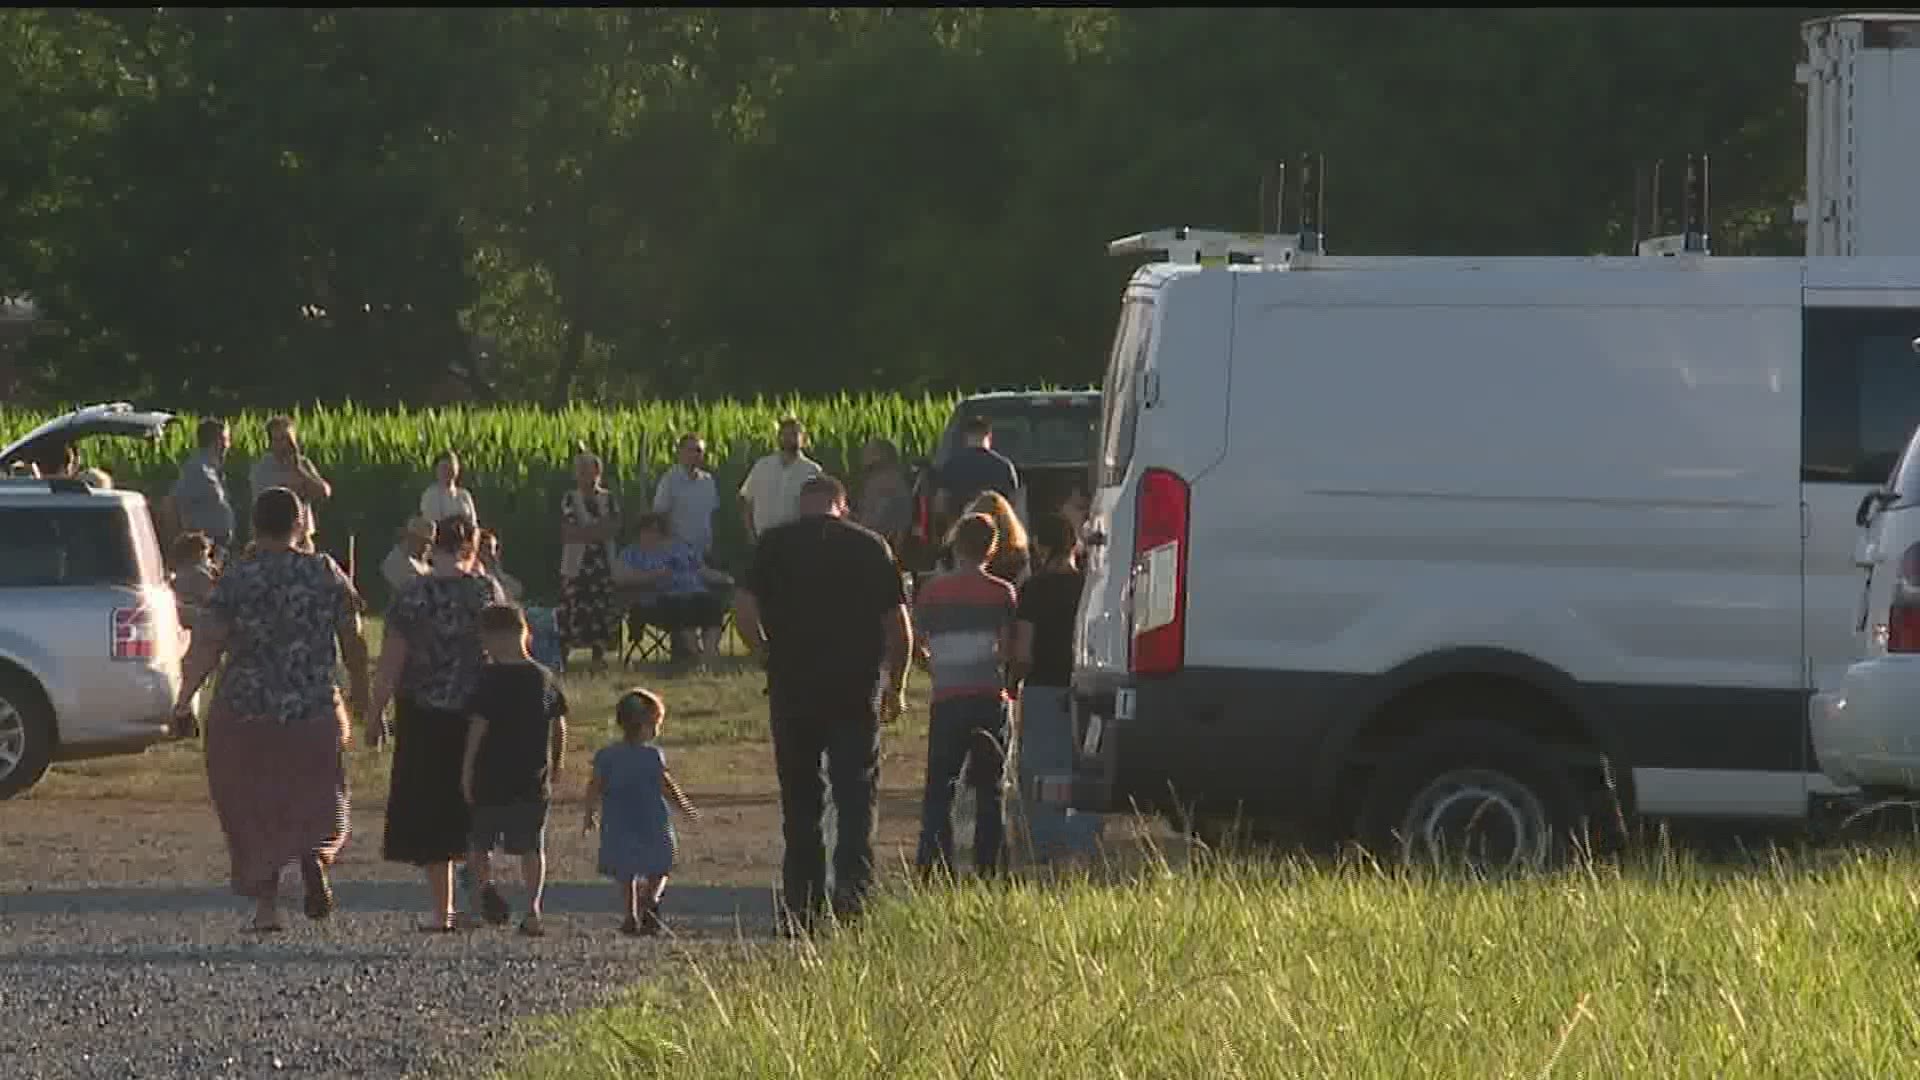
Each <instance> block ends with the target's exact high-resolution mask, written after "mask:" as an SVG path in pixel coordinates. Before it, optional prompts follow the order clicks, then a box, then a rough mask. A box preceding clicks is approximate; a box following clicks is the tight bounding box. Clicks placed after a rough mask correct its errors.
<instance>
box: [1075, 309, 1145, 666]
mask: <svg viewBox="0 0 1920 1080" xmlns="http://www.w3.org/2000/svg"><path fill="white" fill-rule="evenodd" d="M1156 314H1157V310H1156V304H1155V297H1154V290H1151V289H1144V288H1137V287H1136V288H1130V289H1128V290H1127V294H1126V297H1125V299H1124V300H1123V301H1122V303H1121V305H1120V324H1119V327H1118V328H1117V329H1116V330H1115V331H1114V335H1113V351H1112V353H1111V354H1110V355H1109V356H1108V358H1107V375H1106V380H1105V382H1103V383H1102V384H1101V387H1100V404H1101V416H1100V434H1099V439H1098V444H1097V446H1096V447H1095V450H1094V458H1093V463H1092V465H1091V467H1090V468H1089V469H1088V477H1087V489H1088V492H1089V506H1088V513H1087V523H1086V525H1085V526H1084V529H1085V533H1084V538H1085V540H1086V551H1087V557H1086V567H1085V570H1086V577H1087V583H1086V587H1085V588H1084V589H1083V590H1082V591H1081V594H1080V617H1079V620H1078V622H1077V625H1076V627H1075V634H1074V637H1075V640H1074V663H1075V666H1076V667H1083V668H1087V669H1090V670H1094V671H1098V672H1101V673H1103V674H1112V673H1118V672H1122V671H1125V670H1126V666H1127V646H1128V642H1127V634H1126V627H1125V625H1124V621H1125V620H1124V619H1123V618H1121V616H1122V614H1123V613H1124V611H1125V607H1126V601H1127V595H1126V593H1127V586H1128V577H1129V575H1130V573H1131V570H1132V558H1131V555H1130V552H1131V550H1132V549H1131V546H1130V542H1129V546H1128V548H1127V549H1126V550H1123V551H1119V552H1115V551H1114V550H1113V546H1114V543H1115V540H1116V538H1119V540H1120V541H1122V542H1126V538H1127V537H1130V536H1131V535H1132V529H1133V523H1132V508H1131V507H1130V506H1128V505H1126V504H1125V503H1124V502H1123V501H1122V499H1121V494H1122V492H1123V490H1124V487H1125V483H1126V477H1127V470H1128V468H1129V466H1130V465H1131V464H1132V461H1133V449H1134V436H1135V434H1136V430H1135V429H1136V427H1137V425H1138V424H1139V421H1140V409H1141V402H1142V383H1143V382H1144V381H1145V376H1146V373H1147V369H1148V360H1147V357H1148V353H1149V351H1150V350H1151V349H1152V347H1153V332H1154V319H1155V316H1156Z"/></svg>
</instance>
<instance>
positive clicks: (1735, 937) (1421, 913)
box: [512, 853, 1920, 1080]
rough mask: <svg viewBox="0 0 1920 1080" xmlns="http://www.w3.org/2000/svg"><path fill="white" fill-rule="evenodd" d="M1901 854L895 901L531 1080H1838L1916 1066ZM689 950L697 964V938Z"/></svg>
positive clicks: (717, 967)
mask: <svg viewBox="0 0 1920 1080" xmlns="http://www.w3.org/2000/svg"><path fill="white" fill-rule="evenodd" d="M1917 884H1920V862H1917V861H1916V860H1915V859H1914V858H1913V857H1912V856H1911V855H1891V854H1884V853H1883V854H1860V853H1853V854H1847V853H1831V854H1830V855H1828V856H1807V857H1801V858H1792V859H1777V860H1774V861H1772V862H1767V863H1763V864H1761V865H1757V866H1749V867H1745V868H1739V869H1729V868H1724V867H1710V866H1703V865H1698V864H1695V863H1692V862H1689V861H1687V860H1686V859H1684V858H1678V857H1673V856H1667V857H1662V858H1655V859H1649V860H1647V861H1644V862H1639V863H1634V864H1630V865H1627V866H1588V867H1586V868H1584V869H1581V870H1578V871H1574V872H1568V873H1565V874H1560V875H1555V876H1545V877H1538V878H1533V879H1527V880H1519V881H1511V882H1505V883H1494V882H1484V881H1473V880H1464V879H1461V878H1458V877H1440V876H1435V875H1432V874H1424V873H1386V872H1382V871H1379V870H1376V869H1371V868H1368V867H1365V866H1362V865H1347V866H1343V867H1339V868H1332V869H1329V868H1324V867H1317V866H1312V865H1307V864H1303V863H1291V862H1289V863H1278V864H1258V863H1226V862H1215V863H1212V864H1210V865H1206V866H1203V867H1201V868H1200V869H1198V870H1195V871H1193V872H1174V871H1171V870H1167V869H1165V868H1164V867H1162V868H1159V869H1157V870H1155V871H1153V872H1149V873H1148V874H1146V875H1144V876H1143V877H1142V878H1141V879H1140V880H1138V881H1135V882H1133V883H1131V884H1129V885H1125V886H1108V885H1099V884H1095V883H1092V882H1090V881H1081V882H1079V883H1076V884H1072V885H1069V886H1066V887H1063V888H1057V887H1047V886H1043V885H1037V884H1019V885H1013V886H1011V887H1006V888H998V889H995V888H978V887H975V888H965V889H960V890H956V891H939V892H932V893H927V894H923V895H909V896H903V897H900V898H897V899H894V900H891V901H889V902H886V903H884V904H882V905H880V906H879V907H878V909H877V910H875V911H873V912H872V913H871V915H870V916H869V918H868V919H867V920H866V921H864V922H863V923H862V924H861V925H860V926H859V927H858V928H857V929H856V930H853V931H851V932H848V933H845V934H843V935H842V936H840V937H838V938H835V939H832V940H829V941H828V942H826V943H825V944H823V945H819V946H814V945H799V946H791V947H784V946H783V947H779V948H772V949H761V950H750V949H746V948H744V947H743V948H742V949H741V950H738V951H737V953H736V955H734V956H733V957H731V958H729V959H726V960H723V961H719V962H715V961H712V960H707V959H703V960H695V959H691V958H687V959H683V961H682V970H683V972H684V974H685V976H686V977H685V978H684V979H683V980H681V983H682V985H681V989H680V990H679V991H678V992H677V993H670V992H662V991H655V992H653V993H651V994H647V995H644V996H640V997H637V998H635V999H634V1000H633V1001H632V1002H631V1003H628V1004H624V1005H622V1006H619V1007H616V1008H613V1009H609V1010H603V1011H600V1012H596V1013H592V1014H587V1015H584V1016H582V1017H579V1018H575V1019H574V1020H572V1021H570V1022H569V1023H568V1025H567V1026H566V1027H565V1028H564V1029H562V1030H563V1034H562V1038H561V1041H560V1042H559V1043H558V1044H557V1045H555V1046H553V1047H551V1048H550V1049H548V1050H547V1051H545V1052H543V1053H540V1054H537V1055H536V1056H535V1057H534V1058H533V1059H531V1060H529V1061H527V1062H523V1063H518V1064H516V1065H515V1067H514V1068H513V1070H512V1071H513V1074H514V1075H516V1076H528V1077H540V1078H549V1080H552V1078H562V1077H587V1076H593V1077H609V1076H664V1075H672V1076H676V1077H679V1078H681V1080H702V1078H718V1077H729V1078H747V1077H753V1078H762V1077H773V1076H787V1077H815V1076H832V1077H840V1078H853V1077H875V1078H879V1077H887V1078H895V1077H898V1078H903V1080H904V1078H927V1080H947V1078H959V1077H1049V1078H1054V1077H1058V1078H1079V1077H1085V1078H1088V1080H1092V1078H1095V1077H1099V1078H1102V1080H1107V1078H1142V1080H1145V1078H1158V1077H1207V1078H1214V1077H1221V1078H1225V1077H1249V1078H1252V1077H1260V1078H1269V1077H1303V1078H1308V1077H1311V1078H1316V1080H1317V1078H1323V1077H1334V1076H1338V1077H1405V1076H1447V1077H1529V1078H1532V1077H1545V1076H1567V1077H1575V1076H1591V1077H1617V1076H1648V1077H1676V1076H1688V1077H1694V1076H1697V1077H1721V1076H1740V1077H1794V1078H1802V1077H1814V1076H1818V1077H1843V1076H1861V1077H1867V1076H1874V1077H1879V1076H1900V1075H1910V1074H1912V1073H1914V1072H1915V1071H1916V1070H1920V1009H1917V1007H1916V1000H1915V995H1914V993H1913V991H1914V990H1915V989H1916V988H1917V985H1916V984H1920V976H1917V975H1916V968H1915V945H1916V939H1917V938H1920V935H1916V933H1915V928H1914V916H1915V907H1916V899H1917V898H1916V886H1917ZM691 956H692V954H689V957H691Z"/></svg>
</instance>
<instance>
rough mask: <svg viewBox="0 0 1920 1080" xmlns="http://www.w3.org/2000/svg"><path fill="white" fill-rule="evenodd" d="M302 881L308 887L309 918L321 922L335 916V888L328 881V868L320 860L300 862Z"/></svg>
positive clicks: (309, 859) (306, 859)
mask: <svg viewBox="0 0 1920 1080" xmlns="http://www.w3.org/2000/svg"><path fill="white" fill-rule="evenodd" d="M300 880H301V881H302V882H303V883H304V884H305V885H306V887H307V898H306V913H307V918H309V919H314V920H319V919H324V918H326V917H327V916H329V915H331V914H333V909H334V903H333V886H332V884H331V883H329V882H328V881H327V868H326V867H325V866H324V865H322V864H321V862H320V860H319V859H315V858H305V859H301V860H300Z"/></svg>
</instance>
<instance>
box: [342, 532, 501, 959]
mask: <svg viewBox="0 0 1920 1080" xmlns="http://www.w3.org/2000/svg"><path fill="white" fill-rule="evenodd" d="M473 534H474V529H473V523H472V522H470V521H468V520H467V519H466V518H464V517H449V518H445V519H443V520H441V521H440V522H439V523H437V524H436V525H435V526H434V536H433V551H432V571H431V572H430V573H428V574H426V575H425V576H423V577H419V578H415V579H414V580H412V581H409V582H407V583H406V585H405V586H403V587H402V588H401V590H400V595H398V596H396V597H394V600H393V604H392V606H391V607H389V608H388V609H387V627H386V636H385V638H384V640H383V642H382V644H381V647H380V670H379V673H378V675H377V676H376V677H375V679H374V687H373V700H372V706H371V707H372V710H373V711H372V712H370V713H368V715H369V716H370V717H380V716H382V715H384V714H385V711H386V704H387V702H388V700H389V699H391V700H392V701H393V703H394V730H393V777H392V782H391V786H390V787H389V789H388V793H387V832H386V837H385V841H384V843H383V845H382V848H381V853H382V855H383V856H384V857H385V858H386V859H387V860H388V861H389V862H397V863H405V864H407V865H409V866H417V867H419V868H420V869H422V870H424V871H425V872H426V875H427V887H428V889H429V890H431V892H432V897H433V910H432V912H431V913H430V914H429V918H428V921H427V922H426V923H425V924H423V925H422V926H421V927H420V929H422V930H427V931H434V932H440V933H445V932H448V931H451V930H453V929H454V928H455V926H456V925H457V924H456V922H455V914H454V903H453V864H454V862H455V861H456V860H458V859H460V858H462V857H463V856H465V854H466V850H467V832H468V824H469V822H468V810H467V801H466V798H465V797H464V796H463V795H462V794H461V792H460V767H461V763H462V761H463V759H464V755H465V753H466V747H467V717H468V716H469V715H470V706H471V699H472V697H473V692H474V689H475V687H476V686H477V685H478V684H479V681H480V667H481V665H482V664H484V663H486V654H485V652H484V651H483V650H482V648H481V644H480V629H479V619H480V612H481V611H482V610H483V609H485V608H486V606H487V605H488V604H493V603H505V602H506V596H505V595H504V594H503V593H501V591H500V586H499V585H498V584H496V583H495V582H494V580H493V579H492V578H490V577H488V576H487V575H486V573H485V572H484V571H482V570H481V569H480V567H479V565H478V561H477V560H476V559H475V558H474V536H473ZM382 735H384V732H382V731H380V730H378V729H377V724H376V730H374V731H373V732H372V736H373V740H374V741H375V742H378V741H380V738H381V736H382Z"/></svg>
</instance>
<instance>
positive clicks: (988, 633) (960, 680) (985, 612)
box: [913, 570, 1016, 701]
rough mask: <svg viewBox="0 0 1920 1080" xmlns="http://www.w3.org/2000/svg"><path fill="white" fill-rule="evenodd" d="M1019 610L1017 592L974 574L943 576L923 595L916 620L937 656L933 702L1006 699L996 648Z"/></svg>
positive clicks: (918, 598)
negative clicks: (967, 699) (975, 698)
mask: <svg viewBox="0 0 1920 1080" xmlns="http://www.w3.org/2000/svg"><path fill="white" fill-rule="evenodd" d="M1015 607H1016V597H1015V594H1014V591H1013V586H1011V585H1009V584H1007V583H1006V582H1004V581H1001V580H1000V579H999V578H997V577H992V576H990V575H987V574H981V573H976V572H973V571H970V570H959V571H955V572H953V573H950V574H942V575H941V576H939V577H937V578H934V579H933V580H932V581H930V582H928V583H927V584H926V585H925V586H923V587H922V588H921V589H920V591H919V594H918V595H917V596H915V597H914V601H913V620H914V622H915V623H916V624H917V625H918V626H919V627H920V632H921V633H922V634H923V635H925V636H926V639H927V648H928V651H929V652H931V653H932V654H933V700H935V701H947V700H949V699H952V698H962V697H984V696H988V695H992V696H994V697H1000V696H1002V695H1004V694H1005V693H1006V681H1005V679H1004V678H1003V676H1002V668H1001V661H1000V657H999V655H998V653H997V652H996V650H995V646H996V645H997V643H998V642H999V641H1000V637H1001V635H1002V634H1004V633H1006V631H1007V628H1008V627H1009V626H1011V625H1012V624H1013V613H1014V609H1015Z"/></svg>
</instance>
